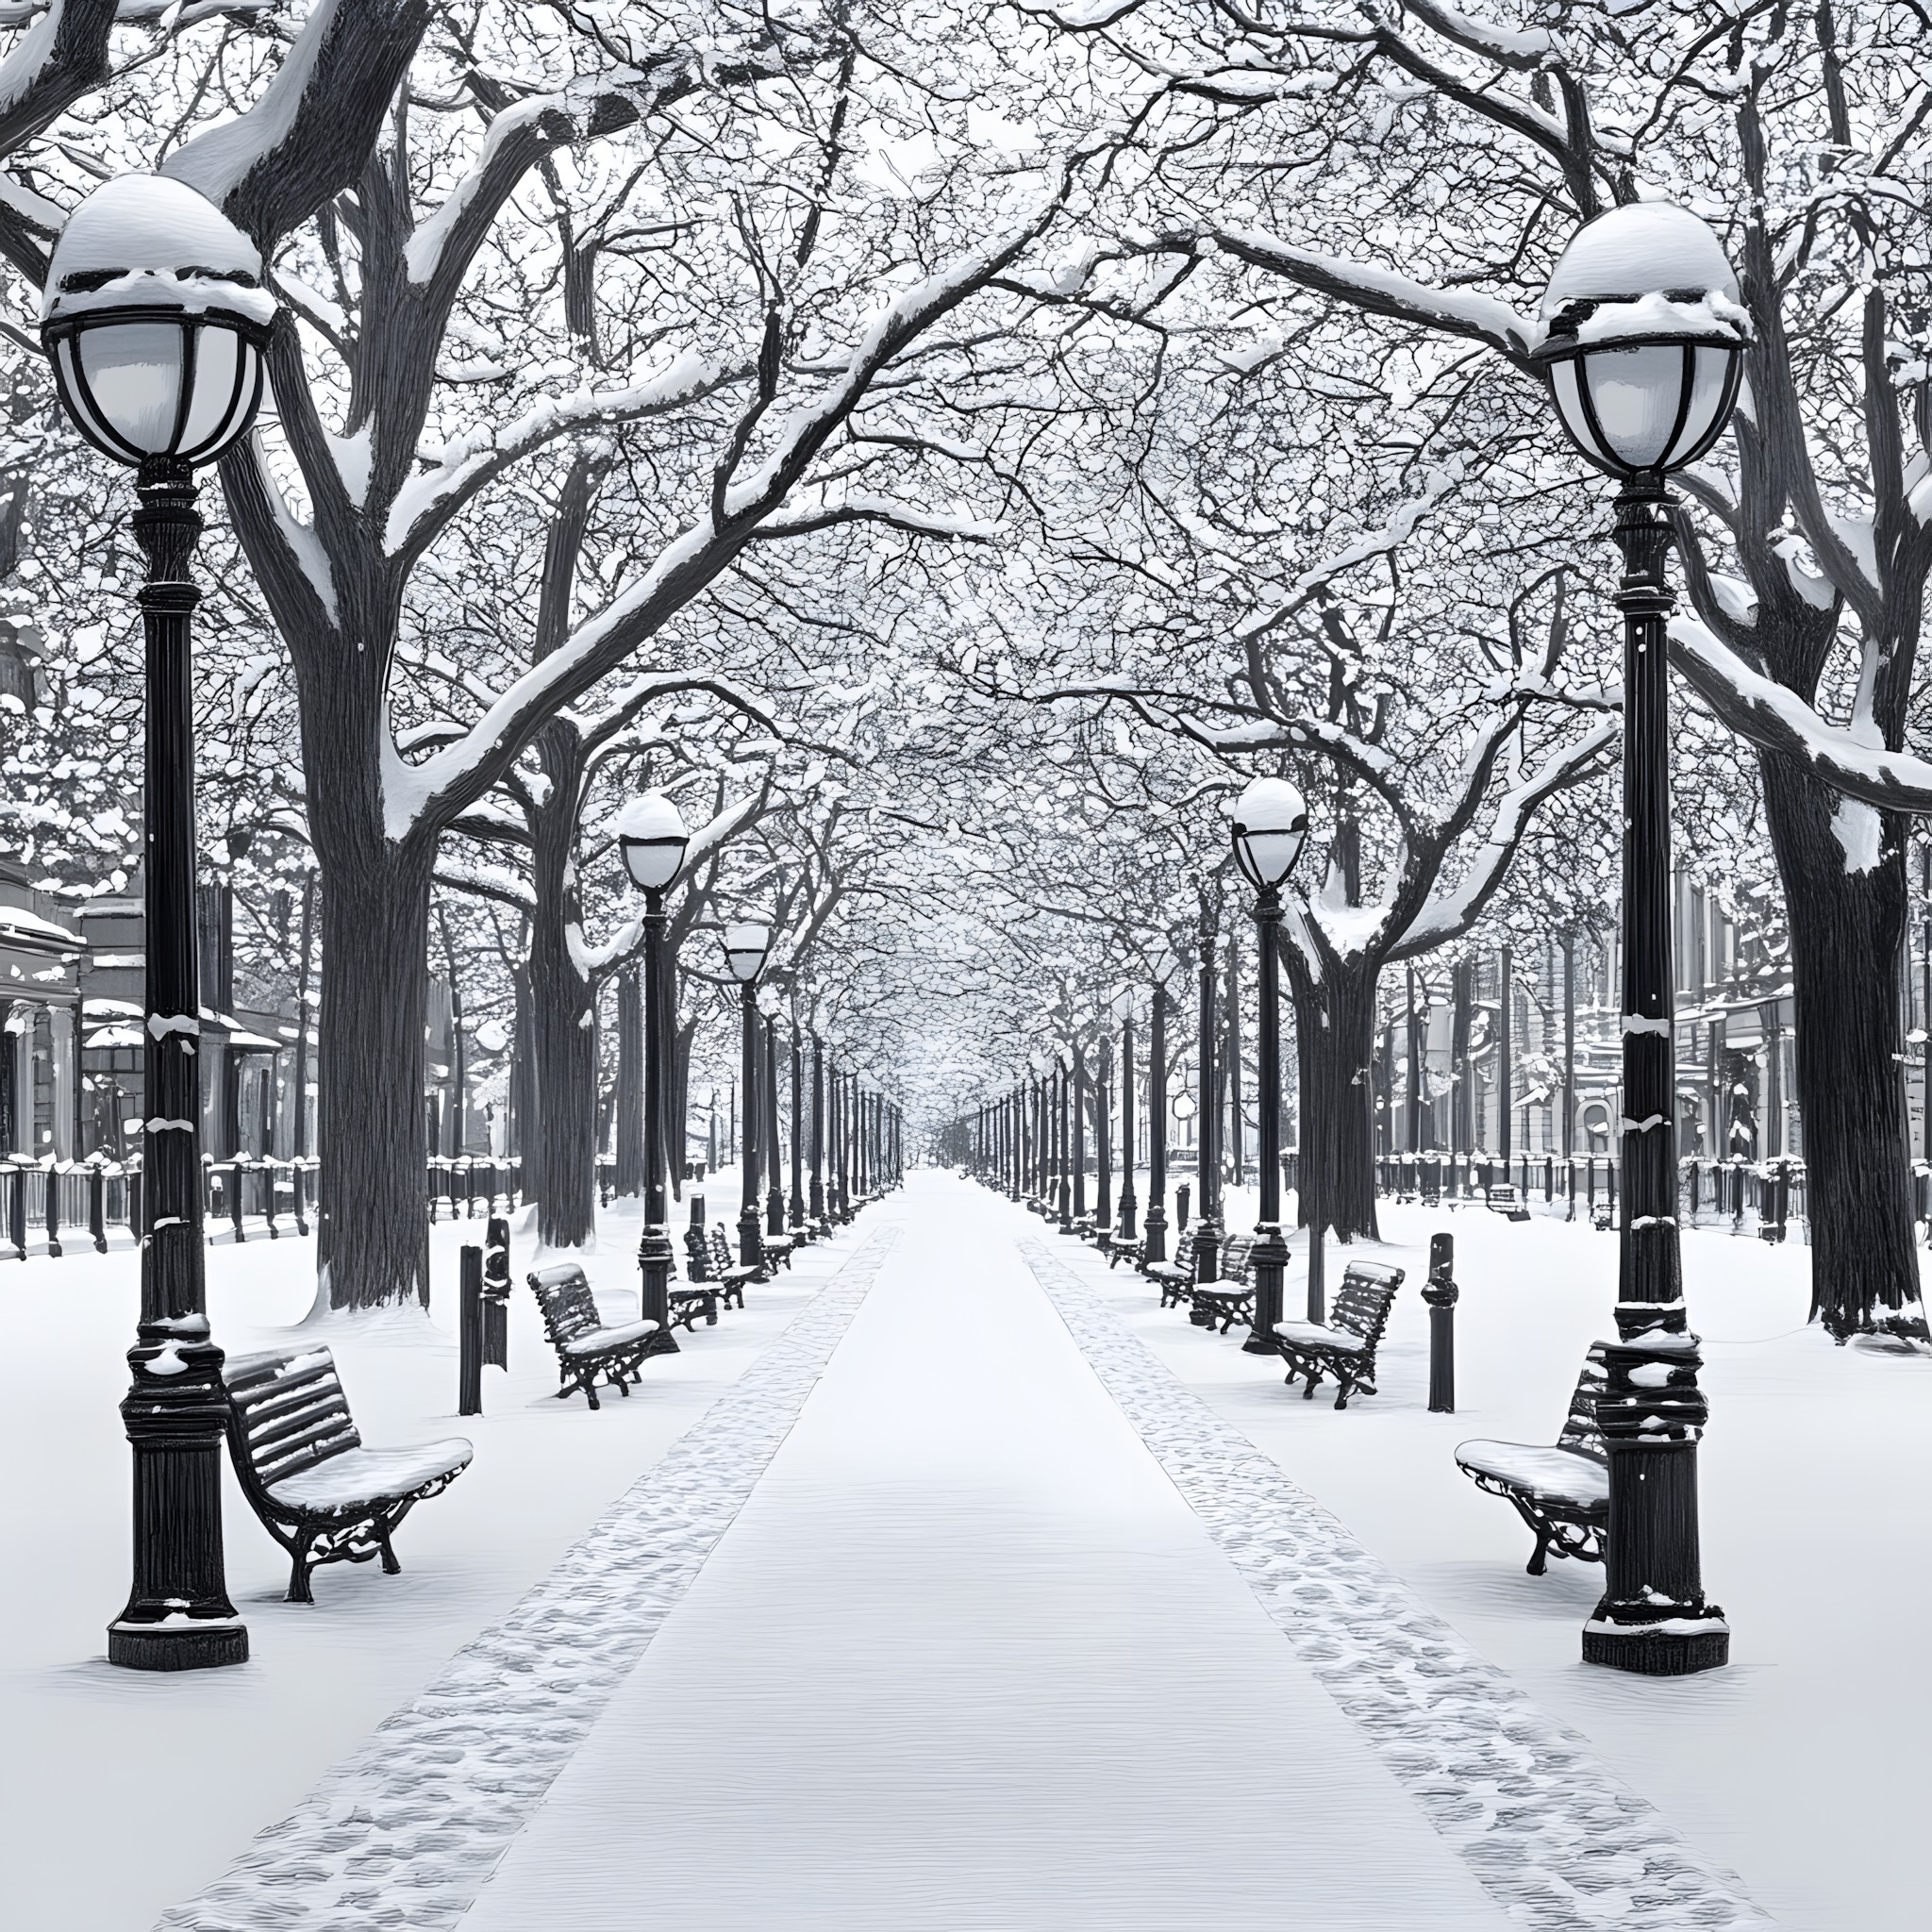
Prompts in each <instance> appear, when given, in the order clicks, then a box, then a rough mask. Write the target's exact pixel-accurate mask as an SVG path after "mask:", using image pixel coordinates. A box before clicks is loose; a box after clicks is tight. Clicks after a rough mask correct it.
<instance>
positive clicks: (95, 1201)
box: [87, 1160, 108, 1255]
mask: <svg viewBox="0 0 1932 1932" xmlns="http://www.w3.org/2000/svg"><path fill="white" fill-rule="evenodd" d="M87 1231H88V1232H89V1233H90V1234H91V1235H92V1236H93V1238H94V1253H95V1254H97V1255H105V1254H106V1253H107V1252H108V1170H107V1166H106V1164H105V1163H104V1162H102V1161H99V1160H96V1161H95V1162H94V1163H93V1164H92V1166H91V1167H90V1168H89V1169H88V1171H87Z"/></svg>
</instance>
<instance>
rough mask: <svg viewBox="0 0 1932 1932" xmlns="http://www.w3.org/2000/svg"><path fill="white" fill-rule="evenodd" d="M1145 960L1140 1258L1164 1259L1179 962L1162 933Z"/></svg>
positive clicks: (1165, 1255) (1165, 1253)
mask: <svg viewBox="0 0 1932 1932" xmlns="http://www.w3.org/2000/svg"><path fill="white" fill-rule="evenodd" d="M1147 963H1148V966H1149V968H1150V969H1151V971H1152V974H1153V979H1154V998H1153V1000H1152V1001H1151V1002H1150V1006H1149V1011H1148V1015H1147V1222H1146V1228H1147V1233H1146V1238H1145V1240H1144V1241H1142V1243H1141V1258H1142V1259H1143V1260H1146V1261H1164V1260H1166V1259H1167V982H1168V981H1169V980H1170V979H1172V978H1173V977H1174V968H1175V966H1176V965H1177V964H1178V963H1179V962H1178V961H1177V960H1176V959H1175V958H1174V947H1173V946H1172V945H1171V944H1170V943H1169V942H1168V940H1167V937H1166V935H1165V934H1158V935H1157V936H1156V938H1155V941H1154V944H1153V946H1152V947H1151V948H1150V949H1149V952H1148V958H1147Z"/></svg>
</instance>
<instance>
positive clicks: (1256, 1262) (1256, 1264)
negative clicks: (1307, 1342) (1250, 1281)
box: [1241, 1222, 1288, 1356]
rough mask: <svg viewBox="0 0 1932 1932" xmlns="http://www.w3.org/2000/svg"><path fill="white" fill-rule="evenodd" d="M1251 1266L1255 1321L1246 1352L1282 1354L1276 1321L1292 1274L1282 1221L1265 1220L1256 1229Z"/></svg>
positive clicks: (1244, 1353) (1250, 1258)
mask: <svg viewBox="0 0 1932 1932" xmlns="http://www.w3.org/2000/svg"><path fill="white" fill-rule="evenodd" d="M1248 1266H1249V1270H1250V1272H1251V1273H1252V1274H1253V1275H1254V1277H1255V1315H1254V1325H1253V1327H1251V1328H1250V1329H1249V1331H1248V1333H1247V1337H1246V1339H1245V1340H1244V1341H1242V1342H1241V1353H1242V1354H1243V1355H1267V1356H1278V1355H1279V1354H1280V1353H1281V1351H1280V1350H1279V1349H1278V1348H1277V1347H1276V1346H1275V1345H1274V1324H1276V1323H1277V1322H1278V1321H1280V1320H1281V1302H1282V1284H1283V1282H1284V1281H1285V1280H1286V1278H1287V1275H1288V1243H1287V1242H1286V1241H1283V1240H1282V1238H1281V1228H1280V1224H1278V1223H1275V1222H1263V1223H1262V1224H1261V1225H1260V1226H1259V1227H1257V1229H1256V1230H1255V1245H1254V1247H1253V1249H1252V1250H1251V1251H1250V1253H1249V1257H1248Z"/></svg>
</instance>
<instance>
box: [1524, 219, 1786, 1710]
mask: <svg viewBox="0 0 1932 1932" xmlns="http://www.w3.org/2000/svg"><path fill="white" fill-rule="evenodd" d="M1542 319H1543V322H1544V324H1545V325H1546V335H1545V339H1544V341H1543V344H1542V346H1541V349H1540V350H1539V351H1538V357H1539V359H1540V360H1541V362H1542V363H1543V365H1544V367H1545V369H1546V370H1547V372H1548V375H1549V378H1550V388H1551V391H1552V393H1553V395H1554V397H1555V400H1556V405H1557V414H1558V415H1559V416H1560V417H1561V419H1562V423H1563V427H1564V428H1565V429H1566V430H1567V431H1568V432H1569V435H1570V438H1571V440H1572V441H1574V443H1575V445H1576V447H1577V448H1578V449H1579V450H1581V451H1582V453H1583V454H1584V456H1586V457H1587V458H1589V459H1590V460H1591V462H1592V463H1593V464H1595V465H1596V466H1597V467H1598V468H1599V469H1602V470H1607V471H1608V472H1609V474H1610V475H1613V476H1615V477H1616V478H1617V479H1618V482H1619V484H1620V486H1621V487H1620V488H1619V490H1618V492H1617V522H1616V539H1617V544H1618V547H1619V549H1620V550H1621V551H1622V552H1623V558H1624V578H1623V585H1622V588H1621V590H1620V591H1619V592H1618V595H1617V603H1618V606H1619V608H1621V609H1622V611H1623V613H1624V903H1623V940H1624V943H1623V959H1624V987H1623V994H1624V998H1623V1026H1622V1032H1623V1051H1624V1144H1623V1165H1624V1191H1623V1199H1622V1202H1621V1203H1620V1206H1619V1213H1618V1226H1617V1240H1618V1289H1617V1310H1616V1314H1617V1340H1616V1341H1615V1342H1613V1343H1608V1344H1607V1345H1606V1356H1607V1361H1606V1374H1605V1388H1604V1391H1603V1394H1602V1396H1601V1398H1600V1399H1599V1402H1598V1405H1597V1419H1598V1423H1599V1425H1600V1426H1601V1428H1602V1430H1603V1435H1604V1445H1605V1448H1606V1449H1607V1452H1608V1456H1609V1468H1610V1476H1609V1488H1610V1508H1609V1529H1608V1533H1607V1537H1606V1539H1605V1543H1604V1594H1603V1599H1602V1601H1601V1602H1600V1603H1599V1604H1598V1605H1597V1607H1596V1609H1595V1611H1594V1613H1593V1614H1592V1615H1591V1619H1590V1621H1589V1622H1588V1623H1587V1624H1585V1625H1584V1626H1583V1659H1584V1661H1585V1662H1586V1663H1598V1664H1607V1665H1609V1666H1611V1667H1612V1668H1614V1669H1617V1670H1625V1671H1635V1672H1638V1673H1640V1674H1643V1675H1645V1676H1681V1675H1686V1674H1690V1673H1691V1672H1694V1671H1706V1670H1711V1669H1714V1668H1716V1667H1717V1666H1719V1665H1722V1664H1724V1663H1726V1662H1728V1661H1729V1657H1730V1630H1729V1626H1728V1625H1727V1624H1725V1623H1724V1613H1723V1612H1722V1611H1721V1610H1719V1609H1718V1608H1717V1607H1716V1606H1714V1605H1712V1604H1710V1603H1708V1602H1707V1601H1706V1599H1705V1595H1704V1583H1703V1576H1702V1574H1701V1571H1702V1565H1701V1556H1700V1550H1699V1540H1698V1524H1697V1442H1698V1439H1699V1437H1700V1436H1701V1435H1702V1434H1703V1432H1704V1424H1705V1421H1706V1418H1707V1413H1708V1410H1707V1405H1706V1402H1705V1399H1704V1392H1703V1391H1702V1390H1701V1389H1700V1388H1699V1386H1698V1380H1697V1372H1698V1369H1699V1368H1700V1367H1701V1366H1702V1358H1701V1357H1700V1356H1699V1353H1698V1341H1697V1338H1696V1337H1695V1336H1694V1335H1692V1334H1691V1331H1690V1328H1689V1325H1688V1323H1687V1319H1686V1314H1685V1308H1684V1291H1683V1274H1682V1266H1681V1257H1680V1256H1679V1252H1678V1245H1677V1158H1676V1157H1677V1141H1676V1114H1677V1108H1676V1094H1675V1088H1676V1078H1675V1073H1676V1067H1675V1058H1676V1056H1675V1047H1674V1039H1673V1013H1672V987H1673V984H1674V972H1673V961H1672V957H1671V811H1670V679H1669V666H1668V663H1667V660H1666V657H1665V651H1666V637H1665V626H1666V624H1667V622H1668V619H1669V616H1670V612H1671V608H1672V606H1673V602H1674V600H1673V597H1672V594H1671V589H1670V581H1669V578H1668V576H1667V575H1666V572H1665V559H1666V556H1667V554H1668V552H1669V549H1670V544H1671V525H1670V521H1669V519H1670V508H1671V498H1670V494H1669V491H1668V490H1667V488H1666V478H1667V477H1668V476H1669V475H1670V473H1671V472H1672V471H1674V470H1678V469H1682V468H1683V467H1684V465H1685V464H1687V463H1691V462H1694V461H1696V460H1697V458H1699V457H1701V456H1703V455H1704V454H1705V452H1706V451H1707V450H1708V449H1709V448H1710V447H1711V445H1712V444H1713V443H1715V442H1716V441H1717V440H1718V438H1719V437H1720V436H1721V435H1722V434H1723V433H1724V425H1726V423H1727V422H1728V421H1729V419H1730V414H1731V408H1732V406H1733V404H1734V403H1735V402H1736V400H1737V394H1738V382H1739V374H1740V367H1739V365H1740V351H1741V349H1742V347H1743V344H1744V342H1745V341H1746V339H1747V335H1748V330H1749V320H1748V317H1747V316H1746V314H1745V312H1744V310H1743V309H1742V308H1740V306H1739V295H1738V282H1737V277H1736V275H1733V274H1732V272H1731V266H1730V264H1729V262H1727V261H1726V260H1725V259H1724V250H1723V248H1722V247H1721V246H1720V245H1719V242H1718V239H1717V237H1716V236H1715V235H1714V234H1712V233H1711V231H1710V229H1709V228H1707V226H1706V225H1704V223H1703V222H1701V221H1699V220H1698V218H1697V217H1696V216H1695V215H1693V214H1691V213H1690V212H1689V211H1688V210H1687V209H1684V208H1674V207H1672V206H1670V205H1669V204H1668V203H1659V202H1647V203H1643V202H1640V203H1636V204H1633V205H1631V206H1628V207H1624V208H1612V209H1611V210H1610V211H1609V212H1608V213H1607V214H1605V215H1602V216H1599V217H1598V218H1597V219H1596V220H1595V221H1593V222H1590V223H1588V224H1586V225H1584V226H1583V227H1582V228H1580V229H1578V230H1577V232H1576V234H1575V235H1574V237H1572V239H1571V242H1570V245H1569V246H1568V247H1567V248H1566V249H1565V250H1564V251H1563V255H1562V258H1560V259H1559V260H1558V262H1557V267H1556V270H1555V272H1554V274H1552V275H1551V277H1550V285H1549V287H1548V289H1547V290H1546V291H1544V295H1543V302H1542Z"/></svg>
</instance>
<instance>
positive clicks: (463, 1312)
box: [457, 1245, 484, 1415]
mask: <svg viewBox="0 0 1932 1932" xmlns="http://www.w3.org/2000/svg"><path fill="white" fill-rule="evenodd" d="M458 1253H459V1255H460V1256H461V1258H462V1289H461V1298H460V1301H459V1304H458V1314H457V1413H458V1415H481V1414H482V1413H483V1351H484V1341H483V1250H482V1249H481V1248H476V1247H470V1246H467V1245H466V1246H464V1247H463V1248H461V1249H459V1250H458Z"/></svg>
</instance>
